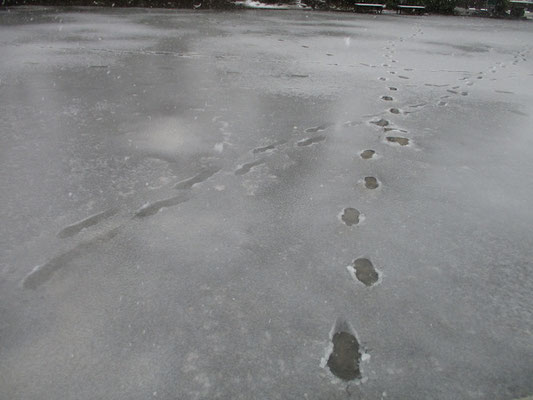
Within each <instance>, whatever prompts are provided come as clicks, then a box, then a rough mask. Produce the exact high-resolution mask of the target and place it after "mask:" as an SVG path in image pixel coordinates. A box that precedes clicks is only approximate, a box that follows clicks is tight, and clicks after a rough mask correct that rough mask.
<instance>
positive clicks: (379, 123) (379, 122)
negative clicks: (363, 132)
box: [370, 118, 389, 127]
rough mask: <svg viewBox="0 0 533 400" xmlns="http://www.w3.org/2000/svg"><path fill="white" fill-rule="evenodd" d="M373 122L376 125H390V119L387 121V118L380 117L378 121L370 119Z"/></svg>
mask: <svg viewBox="0 0 533 400" xmlns="http://www.w3.org/2000/svg"><path fill="white" fill-rule="evenodd" d="M370 123H371V124H374V125H377V126H381V127H385V126H388V125H389V121H387V120H386V119H383V118H381V119H379V120H377V121H370Z"/></svg>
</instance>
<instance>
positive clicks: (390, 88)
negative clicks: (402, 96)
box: [389, 86, 398, 91]
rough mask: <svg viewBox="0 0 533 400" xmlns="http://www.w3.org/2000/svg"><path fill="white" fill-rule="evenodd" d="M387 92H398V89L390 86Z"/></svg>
mask: <svg viewBox="0 0 533 400" xmlns="http://www.w3.org/2000/svg"><path fill="white" fill-rule="evenodd" d="M389 90H392V91H396V90H398V88H395V87H394V86H390V87H389Z"/></svg>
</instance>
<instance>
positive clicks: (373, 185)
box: [365, 176, 379, 189]
mask: <svg viewBox="0 0 533 400" xmlns="http://www.w3.org/2000/svg"><path fill="white" fill-rule="evenodd" d="M365 187H366V188H367V189H377V188H378V187H379V182H378V180H377V179H376V178H374V177H373V176H367V177H365Z"/></svg>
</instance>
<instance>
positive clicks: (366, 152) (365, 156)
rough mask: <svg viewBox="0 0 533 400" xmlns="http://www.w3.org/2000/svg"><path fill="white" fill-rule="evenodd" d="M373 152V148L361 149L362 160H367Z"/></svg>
mask: <svg viewBox="0 0 533 400" xmlns="http://www.w3.org/2000/svg"><path fill="white" fill-rule="evenodd" d="M375 154H376V152H375V151H374V150H363V151H362V152H361V154H360V155H361V158H362V159H363V160H369V159H371V158H372V157H374V155H375Z"/></svg>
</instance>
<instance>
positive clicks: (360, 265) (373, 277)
mask: <svg viewBox="0 0 533 400" xmlns="http://www.w3.org/2000/svg"><path fill="white" fill-rule="evenodd" d="M353 268H354V269H355V276H356V278H357V279H358V280H359V281H361V282H362V283H364V284H365V285H366V286H372V285H374V284H375V283H376V282H377V281H378V279H379V274H378V272H377V271H376V269H375V268H374V265H372V262H371V261H370V260H369V259H368V258H358V259H357V260H355V261H354V262H353Z"/></svg>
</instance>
